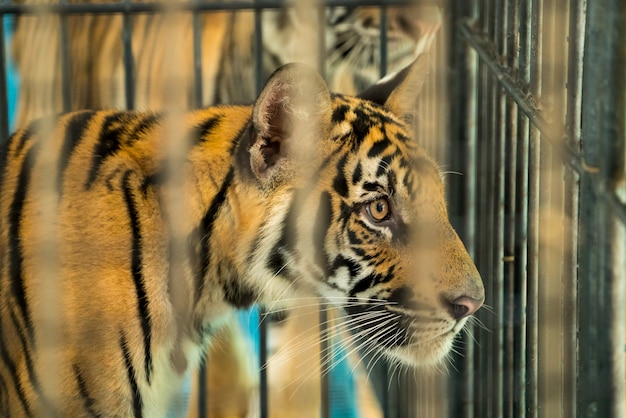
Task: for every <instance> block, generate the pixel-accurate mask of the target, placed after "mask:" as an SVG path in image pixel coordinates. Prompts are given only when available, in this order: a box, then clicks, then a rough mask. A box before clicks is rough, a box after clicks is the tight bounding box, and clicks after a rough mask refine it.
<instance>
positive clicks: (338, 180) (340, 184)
mask: <svg viewBox="0 0 626 418" xmlns="http://www.w3.org/2000/svg"><path fill="white" fill-rule="evenodd" d="M347 160H348V155H347V154H344V155H343V156H342V157H341V158H340V159H339V161H337V175H336V176H335V179H334V180H333V189H334V190H335V191H336V192H337V193H338V194H339V196H341V197H347V196H348V182H347V181H346V174H345V172H344V170H345V167H346V161H347Z"/></svg>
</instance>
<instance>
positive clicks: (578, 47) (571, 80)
mask: <svg viewBox="0 0 626 418" xmlns="http://www.w3.org/2000/svg"><path fill="white" fill-rule="evenodd" d="M586 4H587V2H586V0H575V1H572V2H570V12H569V32H568V39H569V47H568V60H569V62H568V72H567V115H566V131H567V134H568V135H567V137H568V138H569V143H568V144H567V145H568V146H570V147H571V148H572V149H573V150H576V151H578V150H579V149H580V138H581V132H580V129H581V117H582V75H583V51H584V36H585V30H584V28H585V16H586ZM579 194H580V188H579V179H578V176H577V174H576V173H574V172H573V171H572V170H569V169H568V170H567V172H566V177H565V196H566V201H565V208H564V209H565V216H566V218H567V219H570V220H571V221H570V224H571V225H572V227H571V229H570V230H569V231H566V233H567V235H566V236H565V242H564V243H563V244H564V250H565V254H564V256H565V257H564V258H565V259H564V262H563V275H562V278H561V281H562V283H563V285H562V286H563V289H564V290H565V292H566V293H565V294H564V298H563V299H564V300H563V305H564V306H563V313H562V316H563V318H564V319H565V320H564V321H563V323H564V324H565V328H564V329H563V340H564V341H563V345H564V347H565V349H564V352H563V363H564V364H563V370H564V373H565V376H564V377H563V380H564V390H563V399H564V403H563V416H564V417H574V416H577V408H576V405H577V403H578V401H577V393H576V379H577V376H578V358H577V354H578V350H577V349H576V348H577V347H578V337H577V335H578V326H579V321H578V315H577V312H578V289H579V286H578V283H579V281H578V245H579V236H578V228H575V227H574V225H577V224H578V222H579V212H578V207H579Z"/></svg>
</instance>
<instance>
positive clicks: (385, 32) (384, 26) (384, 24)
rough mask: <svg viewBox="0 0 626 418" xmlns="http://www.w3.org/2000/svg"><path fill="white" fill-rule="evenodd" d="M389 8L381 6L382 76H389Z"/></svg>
mask: <svg viewBox="0 0 626 418" xmlns="http://www.w3.org/2000/svg"><path fill="white" fill-rule="evenodd" d="M387 19H388V14H387V6H386V5H384V4H383V5H382V6H380V75H381V77H382V76H384V75H386V74H387V58H388V52H387V46H388V45H387V43H388V39H389V27H388V26H389V22H388V20H387Z"/></svg>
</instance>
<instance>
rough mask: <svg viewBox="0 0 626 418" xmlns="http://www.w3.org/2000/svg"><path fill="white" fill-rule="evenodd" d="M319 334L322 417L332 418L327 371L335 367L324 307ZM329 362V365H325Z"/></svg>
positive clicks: (322, 307)
mask: <svg viewBox="0 0 626 418" xmlns="http://www.w3.org/2000/svg"><path fill="white" fill-rule="evenodd" d="M319 321H320V322H319V333H320V386H321V387H320V398H321V399H320V417H321V418H330V403H329V394H330V392H329V390H330V383H331V382H329V379H328V373H326V372H325V370H327V369H330V368H331V367H333V364H332V363H333V352H332V349H331V347H330V345H329V342H328V339H329V338H330V335H329V330H328V311H327V309H326V307H325V306H324V305H320V310H319ZM326 362H328V364H324V363H326Z"/></svg>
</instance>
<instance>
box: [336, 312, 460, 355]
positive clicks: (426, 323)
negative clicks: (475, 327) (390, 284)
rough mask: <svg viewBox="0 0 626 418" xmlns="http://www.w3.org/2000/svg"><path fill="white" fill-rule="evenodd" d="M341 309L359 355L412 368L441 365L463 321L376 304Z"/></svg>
mask: <svg viewBox="0 0 626 418" xmlns="http://www.w3.org/2000/svg"><path fill="white" fill-rule="evenodd" d="M344 309H345V311H346V312H347V314H348V318H349V319H348V321H349V329H350V330H351V333H352V335H353V336H354V337H355V339H356V341H357V343H358V346H359V347H360V348H359V350H360V351H361V352H362V353H366V354H371V353H372V352H379V353H381V354H380V355H385V356H387V357H389V358H392V359H395V360H399V361H401V362H403V363H406V364H409V365H412V366H431V365H437V364H439V363H441V362H442V361H443V360H444V359H445V357H446V356H447V354H448V353H449V352H450V351H451V349H452V344H453V341H454V339H455V337H456V336H457V334H458V333H459V332H460V331H461V330H462V329H463V326H464V325H465V322H466V319H467V318H463V319H460V320H453V319H452V318H449V319H446V318H444V317H441V318H438V319H433V318H434V317H433V316H431V315H429V314H427V313H426V312H427V311H425V310H424V309H420V310H419V311H413V310H409V309H405V308H398V307H396V306H394V305H385V304H380V303H377V304H374V303H353V304H349V305H348V306H347V307H345V308H344ZM431 311H432V310H431Z"/></svg>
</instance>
